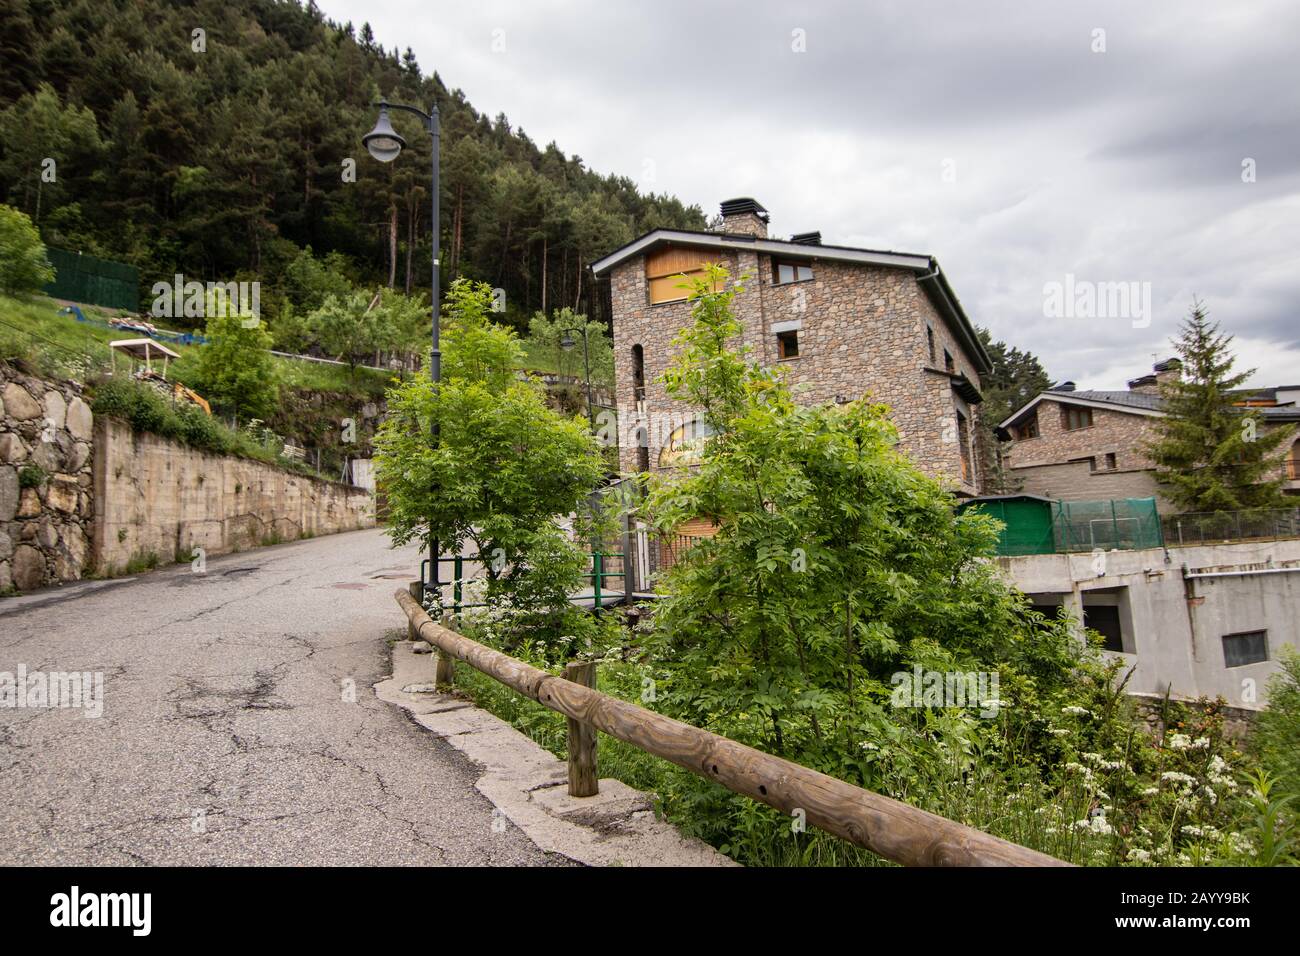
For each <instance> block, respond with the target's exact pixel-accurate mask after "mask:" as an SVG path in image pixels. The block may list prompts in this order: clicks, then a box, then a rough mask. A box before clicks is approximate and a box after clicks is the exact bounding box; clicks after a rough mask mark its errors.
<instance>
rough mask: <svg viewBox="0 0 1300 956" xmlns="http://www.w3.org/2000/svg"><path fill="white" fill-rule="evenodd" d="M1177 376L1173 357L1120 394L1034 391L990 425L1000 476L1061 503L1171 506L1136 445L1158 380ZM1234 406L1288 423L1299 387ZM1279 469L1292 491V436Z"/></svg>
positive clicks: (1298, 444)
mask: <svg viewBox="0 0 1300 956" xmlns="http://www.w3.org/2000/svg"><path fill="white" fill-rule="evenodd" d="M1180 373H1181V364H1180V363H1179V361H1178V360H1177V359H1167V360H1166V361H1163V362H1159V363H1157V364H1156V365H1155V366H1154V369H1153V371H1152V373H1151V374H1149V375H1143V376H1142V377H1140V378H1136V379H1133V380H1132V381H1130V382H1129V383H1128V390H1127V391H1095V390H1084V389H1078V388H1076V387H1075V385H1074V383H1073V382H1064V383H1062V384H1061V385H1058V386H1056V387H1055V388H1051V389H1048V390H1047V391H1045V392H1042V393H1041V394H1039V395H1037V396H1035V397H1034V398H1033V399H1031V400H1030V401H1029V402H1028V403H1027V404H1025V405H1024V406H1022V407H1021V408H1019V409H1017V410H1016V411H1015V412H1013V413H1012V414H1011V415H1010V416H1009V417H1008V418H1007V419H1006V420H1005V421H1004V422H1002V423H1001V424H1000V425H999V426H998V436H999V437H1000V438H1002V439H1004V444H1003V448H1002V463H1003V468H1004V470H1005V472H1006V474H1007V476H1008V477H1009V478H1010V479H1011V481H1013V482H1014V483H1015V484H1016V485H1017V486H1018V487H1019V489H1020V490H1021V491H1023V492H1025V493H1026V494H1033V495H1042V496H1045V497H1049V498H1056V499H1061V500H1064V501H1095V500H1108V499H1123V498H1149V497H1154V498H1156V500H1157V502H1158V504H1159V507H1160V511H1161V512H1162V513H1168V512H1170V511H1174V510H1176V509H1174V508H1173V506H1172V505H1171V504H1170V503H1169V502H1168V501H1167V500H1166V499H1165V498H1163V497H1162V496H1161V494H1160V488H1159V486H1158V485H1157V483H1156V480H1155V465H1154V464H1153V463H1152V461H1151V459H1150V458H1148V457H1147V455H1146V453H1145V452H1144V450H1143V449H1144V446H1145V445H1146V443H1147V442H1148V441H1150V440H1151V439H1153V438H1154V437H1155V435H1154V431H1153V428H1152V426H1153V423H1154V422H1155V421H1156V420H1157V419H1160V418H1163V417H1164V415H1165V413H1164V411H1163V410H1162V408H1163V400H1162V399H1161V397H1160V385H1161V383H1162V382H1165V381H1167V380H1168V379H1170V378H1171V377H1172V378H1176V377H1177V376H1178V375H1179V374H1180ZM1237 404H1238V405H1240V406H1241V407H1242V408H1243V409H1246V408H1249V409H1250V410H1252V411H1258V412H1259V414H1260V417H1261V419H1262V420H1263V424H1264V427H1265V428H1280V427H1285V428H1294V427H1295V424H1296V423H1297V422H1300V385H1291V386H1279V387H1276V388H1264V389H1246V390H1243V391H1242V392H1241V393H1240V398H1239V401H1238V403H1237ZM1284 467H1285V469H1286V475H1285V477H1286V484H1285V485H1284V486H1283V487H1284V490H1286V491H1287V492H1289V493H1292V494H1300V439H1298V440H1296V441H1294V442H1293V443H1292V445H1291V448H1290V451H1289V452H1288V459H1287V462H1286V464H1285V466H1284ZM1297 503H1300V498H1297Z"/></svg>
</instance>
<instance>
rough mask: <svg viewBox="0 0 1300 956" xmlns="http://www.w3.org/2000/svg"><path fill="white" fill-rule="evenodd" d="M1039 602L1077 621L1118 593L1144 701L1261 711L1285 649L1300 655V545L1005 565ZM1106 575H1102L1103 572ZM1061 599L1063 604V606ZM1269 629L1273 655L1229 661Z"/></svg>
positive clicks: (1128, 652) (1066, 557) (1031, 559)
mask: <svg viewBox="0 0 1300 956" xmlns="http://www.w3.org/2000/svg"><path fill="white" fill-rule="evenodd" d="M998 563H999V565H1000V566H1001V567H1002V569H1003V572H1004V573H1005V574H1006V575H1007V576H1008V577H1009V578H1010V580H1011V581H1012V582H1013V583H1014V584H1015V585H1016V587H1018V588H1020V590H1022V591H1024V592H1025V593H1026V594H1029V595H1032V596H1033V597H1034V599H1035V601H1036V603H1044V604H1050V603H1059V604H1062V605H1064V606H1065V607H1066V608H1067V609H1068V610H1069V611H1070V612H1071V614H1072V615H1074V617H1075V618H1076V619H1080V618H1081V616H1082V609H1083V604H1084V598H1085V595H1087V594H1088V592H1090V591H1101V592H1103V593H1105V594H1107V595H1108V596H1109V595H1118V596H1119V597H1120V599H1121V600H1122V606H1123V608H1124V613H1123V614H1122V615H1121V621H1122V624H1123V626H1124V628H1125V630H1126V633H1125V635H1124V646H1125V651H1124V652H1122V653H1119V654H1117V655H1116V656H1119V657H1121V658H1123V659H1124V661H1125V662H1126V663H1128V664H1130V665H1132V666H1134V667H1135V668H1136V670H1135V671H1134V673H1133V678H1132V680H1131V681H1130V683H1129V686H1128V690H1129V691H1130V692H1131V693H1134V694H1142V695H1152V696H1157V697H1158V696H1161V695H1163V694H1164V693H1165V692H1166V690H1167V689H1168V690H1169V692H1170V694H1171V696H1173V697H1175V698H1183V699H1196V698H1198V697H1201V696H1205V697H1210V698H1213V697H1223V698H1224V699H1225V700H1226V701H1227V702H1228V703H1229V704H1230V705H1232V706H1234V707H1241V708H1245V709H1248V710H1250V709H1256V708H1259V707H1262V706H1263V705H1264V704H1265V703H1266V702H1267V692H1266V690H1267V684H1268V679H1269V677H1271V676H1272V675H1273V674H1275V673H1276V672H1277V671H1278V670H1279V669H1280V668H1279V665H1278V658H1279V654H1280V652H1281V649H1282V648H1283V647H1287V646H1289V647H1291V648H1292V649H1300V613H1297V611H1298V610H1300V540H1283V541H1254V542H1248V543H1242V544H1225V545H1214V546H1207V547H1192V548H1169V549H1168V550H1167V551H1166V550H1164V549H1161V548H1152V549H1149V550H1143V551H1108V552H1105V553H1103V554H1100V555H1096V554H1044V555H1026V556H1024V557H1014V558H999V559H998ZM1099 572H1100V573H1099ZM1053 598H1055V599H1056V600H1053ZM1257 631H1263V632H1265V643H1266V647H1267V656H1266V658H1265V659H1264V660H1261V661H1258V662H1251V663H1244V664H1233V665H1230V664H1229V663H1228V660H1227V657H1226V653H1225V642H1224V637H1225V636H1230V635H1237V634H1243V633H1249V632H1257Z"/></svg>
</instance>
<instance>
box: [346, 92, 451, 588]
mask: <svg viewBox="0 0 1300 956" xmlns="http://www.w3.org/2000/svg"><path fill="white" fill-rule="evenodd" d="M376 105H377V106H378V108H379V119H378V120H377V121H376V122H375V128H374V129H372V130H371V131H370V132H369V133H367V134H366V135H365V136H363V137H361V142H362V143H364V144H365V147H366V149H367V150H369V152H370V155H371V156H373V157H374V158H375V159H377V160H379V162H381V163H391V162H392V161H393V160H395V159H396V158H397V157H398V155H399V154H400V153H401V152H402V150H403V149H404V148H405V147H406V140H405V139H403V138H402V136H401V134H400V133H398V132H397V130H395V129H393V124H392V123H391V122H390V121H389V119H388V111H389V110H390V109H394V110H401V111H402V112H404V113H411V114H413V115H415V116H418V117H419V118H420V122H421V123H423V124H424V128H425V129H426V130H427V131H428V133H429V135H430V136H431V137H432V138H433V188H432V189H431V190H430V195H431V197H432V199H433V227H432V229H431V231H430V235H431V236H432V237H433V272H432V277H431V286H432V289H431V291H432V296H433V297H432V298H431V299H430V300H429V304H430V307H431V309H432V312H433V322H432V323H431V332H430V341H431V344H432V348H431V349H430V351H429V378H430V380H431V381H432V382H433V387H434V390H435V391H436V390H437V388H438V382H439V381H440V380H441V379H442V351H441V350H440V349H439V348H438V312H439V308H438V293H439V290H438V282H439V276H438V266H439V262H438V194H439V186H438V176H439V170H438V161H439V153H440V151H441V149H440V147H441V135H442V130H441V123H440V122H439V119H438V104H437V103H434V104H433V106H432V107H430V109H429V112H427V113H426V112H424V110H421V109H417V108H416V107H414V106H403V105H401V104H400V103H389V102H388V101H387V100H380V101H379V102H378V103H377V104H376ZM432 437H433V444H434V446H435V447H436V446H437V444H438V422H437V419H435V420H434V422H433V429H432ZM429 531H430V537H429V585H430V587H433V588H437V587H438V586H439V581H440V580H441V578H440V571H439V568H438V541H437V539H436V538H434V537H433V534H432V532H433V527H432V522H430V528H429Z"/></svg>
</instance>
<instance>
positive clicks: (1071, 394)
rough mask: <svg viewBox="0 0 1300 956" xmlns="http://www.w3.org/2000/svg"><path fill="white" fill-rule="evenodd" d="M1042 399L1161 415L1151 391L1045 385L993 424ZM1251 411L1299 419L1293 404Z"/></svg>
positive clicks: (1267, 394)
mask: <svg viewBox="0 0 1300 956" xmlns="http://www.w3.org/2000/svg"><path fill="white" fill-rule="evenodd" d="M1279 390H1281V391H1286V390H1287V387H1286V386H1275V387H1271V388H1253V389H1241V390H1240V391H1239V393H1238V394H1240V395H1241V396H1242V397H1243V398H1246V397H1250V398H1254V397H1259V398H1266V399H1271V398H1272V397H1273V396H1274V395H1275V394H1276V393H1277V392H1278V391H1279ZM1044 399H1047V400H1050V401H1054V402H1062V403H1064V404H1066V405H1082V406H1085V407H1088V408H1109V409H1111V410H1112V411H1117V412H1125V413H1128V414H1130V415H1147V416H1150V417H1152V418H1164V416H1165V413H1164V399H1163V398H1161V397H1160V395H1159V394H1157V393H1155V392H1131V391H1129V392H1124V391H1105V390H1102V391H1097V390H1082V391H1063V390H1060V389H1051V388H1049V389H1048V390H1047V391H1045V392H1040V393H1039V394H1038V395H1036V396H1034V398H1033V399H1032V400H1031V401H1030V402H1029V403H1028V404H1026V405H1023V406H1021V407H1020V408H1018V409H1016V410H1015V411H1014V412H1012V413H1011V415H1010V416H1008V417H1007V419H1006V421H1004V422H1001V423H1000V424H999V425H998V426H997V427H998V428H999V429H1002V428H1006V427H1007V426H1009V425H1014V424H1015V423H1016V422H1017V421H1019V420H1020V419H1022V418H1024V417H1025V416H1026V415H1027V414H1028V413H1029V412H1030V411H1031V410H1033V409H1034V408H1036V407H1037V406H1038V403H1039V402H1041V401H1043V400H1044ZM1252 411H1256V412H1259V414H1260V417H1261V418H1263V419H1265V420H1266V421H1272V422H1288V421H1300V406H1296V405H1274V406H1255V407H1254V408H1252Z"/></svg>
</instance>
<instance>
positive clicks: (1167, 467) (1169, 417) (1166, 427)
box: [1146, 302, 1291, 511]
mask: <svg viewBox="0 0 1300 956" xmlns="http://www.w3.org/2000/svg"><path fill="white" fill-rule="evenodd" d="M1231 343H1232V336H1231V335H1225V334H1222V333H1221V332H1220V331H1219V324H1218V323H1217V322H1210V321H1209V319H1208V317H1207V314H1206V311H1205V307H1204V306H1203V305H1202V304H1201V303H1200V302H1194V303H1193V305H1192V312H1191V315H1190V316H1189V317H1188V318H1187V320H1186V321H1185V322H1184V323H1183V327H1182V333H1181V335H1180V336H1179V338H1177V339H1175V340H1173V345H1174V348H1175V349H1176V350H1177V352H1178V354H1179V356H1181V358H1182V371H1181V375H1180V376H1179V377H1178V378H1176V379H1172V380H1170V381H1167V382H1165V383H1163V384H1162V385H1161V388H1160V393H1161V397H1162V399H1163V401H1164V412H1165V416H1164V417H1163V418H1160V419H1157V420H1156V425H1155V430H1156V437H1155V440H1154V441H1152V442H1150V443H1149V444H1148V446H1147V449H1146V450H1147V454H1148V455H1150V457H1151V459H1152V461H1154V462H1155V463H1156V480H1157V481H1158V482H1159V483H1160V484H1161V485H1162V490H1163V492H1164V494H1165V495H1166V496H1167V497H1168V498H1169V499H1170V500H1171V501H1172V502H1173V503H1174V504H1175V505H1177V506H1178V507H1179V508H1182V509H1183V510H1184V511H1236V510H1240V509H1245V508H1278V507H1286V506H1287V505H1288V504H1289V503H1290V502H1288V500H1287V499H1286V498H1285V496H1283V494H1282V492H1281V486H1282V481H1283V478H1282V472H1281V464H1282V455H1281V454H1280V453H1278V451H1277V449H1278V446H1279V445H1280V444H1281V443H1282V441H1283V440H1284V439H1286V438H1288V437H1289V436H1290V435H1291V430H1290V429H1289V428H1273V429H1269V430H1265V429H1264V427H1263V421H1262V420H1261V418H1260V416H1259V414H1258V412H1256V411H1245V410H1243V409H1242V408H1241V407H1240V406H1238V405H1237V404H1236V402H1238V401H1240V400H1241V398H1242V396H1241V394H1240V393H1236V394H1234V389H1237V388H1238V387H1239V386H1240V385H1241V384H1242V383H1243V382H1245V381H1246V379H1248V378H1249V377H1250V376H1251V375H1252V374H1253V373H1254V369H1250V370H1248V371H1244V372H1237V373H1233V371H1232V367H1233V365H1234V364H1235V363H1236V358H1235V357H1234V356H1233V355H1232V353H1231V351H1229V348H1228V347H1229V345H1230V344H1231Z"/></svg>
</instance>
